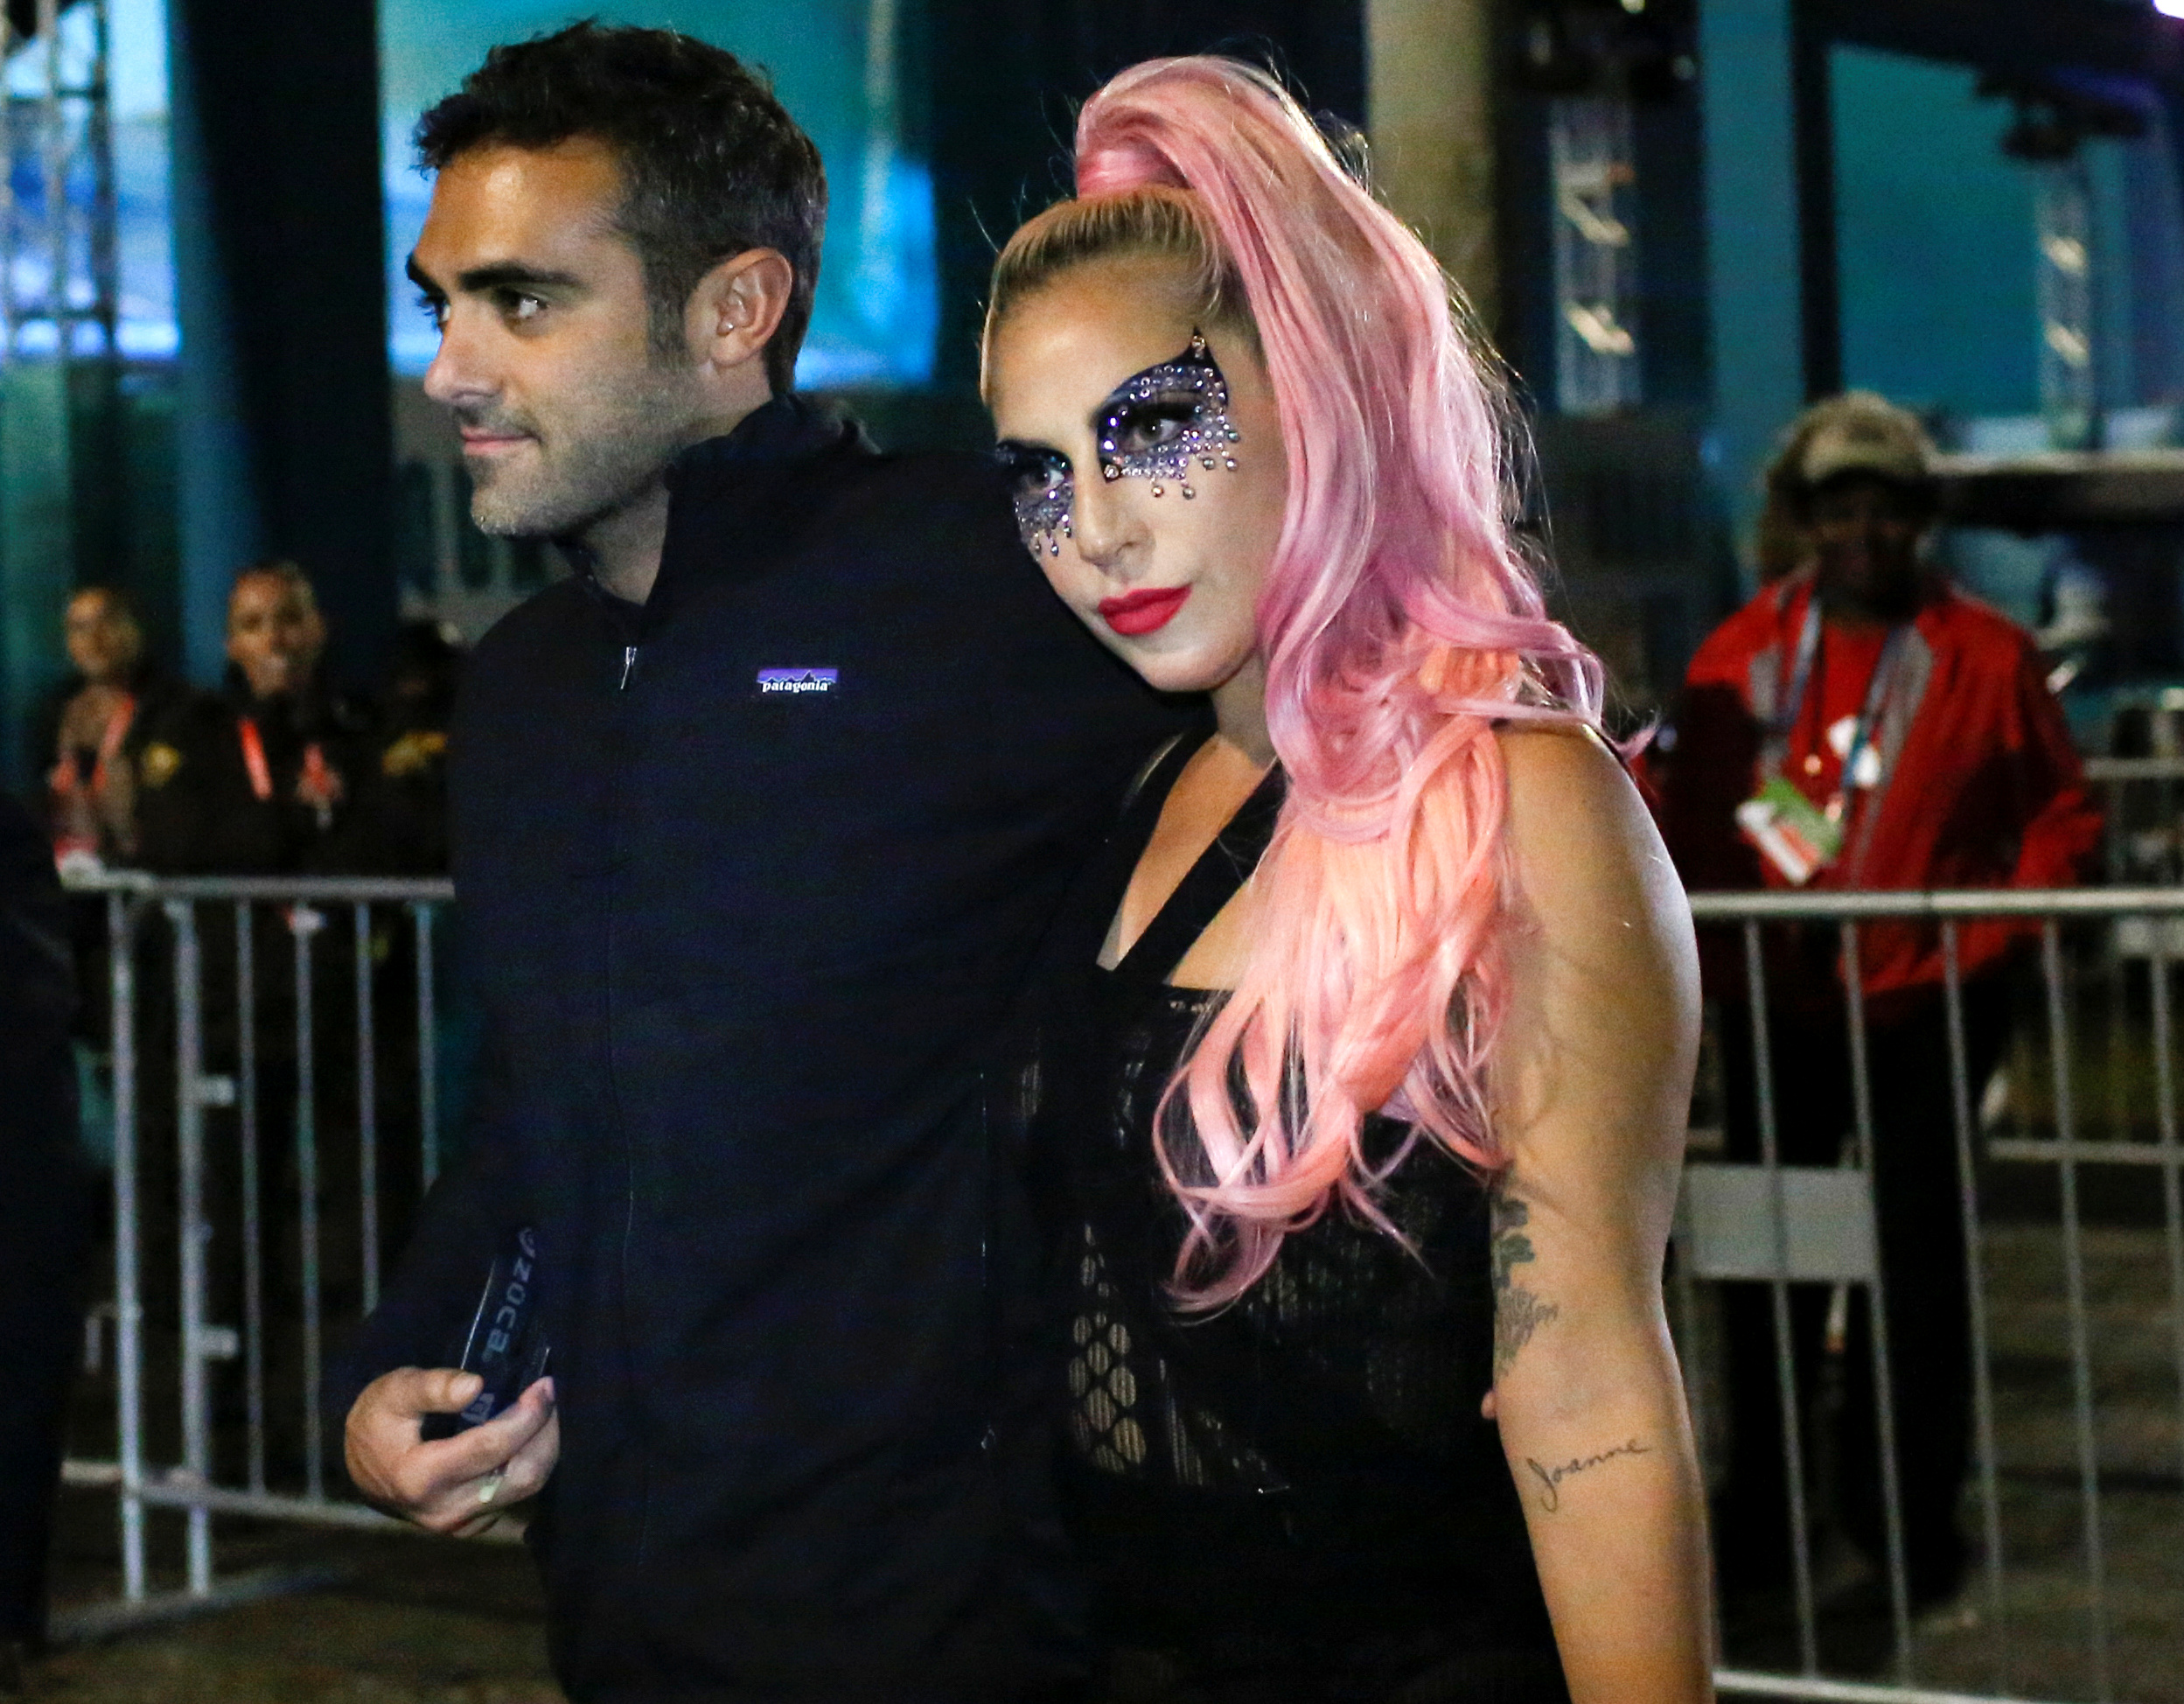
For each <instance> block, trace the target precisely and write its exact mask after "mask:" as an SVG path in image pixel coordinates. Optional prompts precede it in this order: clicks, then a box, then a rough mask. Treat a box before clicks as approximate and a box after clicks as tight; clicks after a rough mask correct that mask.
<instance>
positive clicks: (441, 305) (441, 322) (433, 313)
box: [417, 292, 448, 332]
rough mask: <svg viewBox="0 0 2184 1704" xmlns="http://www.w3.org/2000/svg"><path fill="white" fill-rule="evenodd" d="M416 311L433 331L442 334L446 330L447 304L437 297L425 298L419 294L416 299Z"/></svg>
mask: <svg viewBox="0 0 2184 1704" xmlns="http://www.w3.org/2000/svg"><path fill="white" fill-rule="evenodd" d="M417 311H418V312H419V313H421V314H422V315H423V316H424V317H425V319H426V321H427V322H428V323H429V325H431V327H432V329H433V330H434V331H436V332H443V331H445V330H446V329H447V323H448V304H446V303H445V302H444V301H443V300H442V299H441V298H440V297H436V296H426V295H424V294H422V292H420V294H419V295H418V297H417Z"/></svg>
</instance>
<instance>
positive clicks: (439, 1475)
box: [345, 1366, 562, 1538]
mask: <svg viewBox="0 0 2184 1704" xmlns="http://www.w3.org/2000/svg"><path fill="white" fill-rule="evenodd" d="M477 1394H478V1375H477V1374H476V1373H474V1372H457V1371H456V1370H455V1369H454V1368H452V1367H434V1368H431V1369H429V1370H428V1369H426V1368H422V1367H414V1366H406V1367H400V1368H397V1369H396V1370H395V1371H394V1372H387V1373H382V1374H381V1375H380V1377H378V1378H377V1379H373V1381H372V1382H371V1383H370V1384H368V1385H366V1386H365V1387H364V1392H363V1394H362V1395H360V1396H359V1397H358V1398H357V1400H356V1405H355V1406H354V1407H352V1408H351V1409H350V1410H349V1422H348V1427H347V1428H346V1438H345V1444H346V1454H347V1456H348V1462H349V1477H351V1478H352V1479H353V1480H355V1481H356V1484H357V1489H358V1490H359V1491H362V1492H363V1493H364V1495H365V1497H366V1498H368V1499H369V1500H370V1501H371V1502H373V1503H375V1504H377V1505H379V1506H380V1508H382V1509H385V1510H387V1512H389V1513H391V1514H397V1515H400V1516H401V1518H402V1519H405V1520H409V1521H415V1523H416V1524H417V1525H418V1526H422V1527H423V1528H424V1529H425V1530H426V1531H427V1532H431V1533H451V1534H453V1535H454V1536H455V1537H457V1538H471V1537H473V1536H475V1535H476V1534H478V1533H482V1532H484V1531H485V1529H486V1528H487V1527H488V1526H492V1524H493V1522H494V1520H495V1519H498V1518H499V1515H500V1513H501V1512H502V1511H503V1510H505V1509H506V1508H507V1507H508V1506H509V1505H511V1504H514V1503H520V1502H522V1501H523V1499H524V1498H527V1497H532V1496H535V1495H536V1494H537V1492H538V1490H539V1488H540V1487H541V1485H543V1484H545V1483H546V1478H547V1476H548V1474H550V1473H551V1472H553V1470H554V1463H555V1461H556V1460H558V1459H559V1458H560V1456H561V1451H562V1426H561V1421H560V1420H559V1419H558V1418H557V1417H556V1416H555V1413H554V1381H553V1380H552V1379H540V1380H539V1381H538V1382H537V1383H536V1384H534V1385H533V1386H531V1387H530V1389H528V1390H527V1391H525V1392H524V1393H523V1394H522V1396H521V1397H520V1398H519V1399H518V1400H516V1402H515V1404H514V1406H513V1407H510V1408H509V1409H508V1410H507V1411H506V1413H504V1414H498V1415H496V1416H495V1417H494V1418H493V1419H492V1420H489V1421H486V1422H485V1424H484V1425H482V1426H473V1427H471V1428H470V1429H469V1430H468V1431H466V1432H458V1433H457V1434H456V1435H454V1436H453V1437H451V1438H439V1439H436V1440H434V1441H433V1442H429V1443H428V1442H425V1441H424V1438H423V1435H422V1433H423V1427H424V1417H425V1416H426V1415H427V1414H460V1413H461V1412H462V1411H463V1409H464V1407H466V1406H467V1405H468V1404H469V1403H470V1402H471V1400H472V1399H473V1398H474V1397H476V1396H477Z"/></svg>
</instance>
